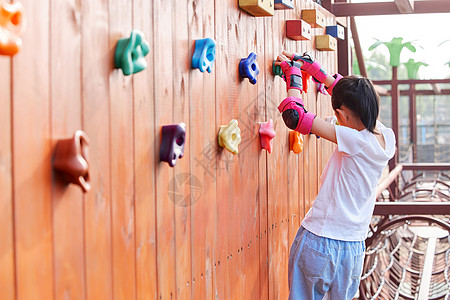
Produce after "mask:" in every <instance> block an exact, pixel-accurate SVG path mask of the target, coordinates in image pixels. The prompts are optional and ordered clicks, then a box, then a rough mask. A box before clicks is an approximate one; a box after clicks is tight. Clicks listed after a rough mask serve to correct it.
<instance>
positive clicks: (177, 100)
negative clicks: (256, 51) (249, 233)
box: [169, 1, 201, 299]
mask: <svg viewBox="0 0 450 300" xmlns="http://www.w3.org/2000/svg"><path fill="white" fill-rule="evenodd" d="M172 3H173V5H172V14H173V18H172V27H173V28H177V30H175V31H174V32H173V35H172V45H173V46H172V51H173V54H172V60H173V65H174V66H177V67H175V68H174V69H173V99H174V100H173V101H174V103H173V110H174V123H180V122H183V123H184V124H186V139H185V141H186V142H185V147H184V156H183V158H182V159H179V160H178V162H177V164H176V166H175V168H174V179H173V180H172V181H171V186H169V191H170V192H171V193H172V194H173V200H174V204H175V228H176V232H175V248H176V254H175V255H176V258H175V260H176V274H175V276H176V278H175V281H176V297H177V299H191V292H192V287H194V284H193V282H192V278H193V277H192V259H194V260H195V259H196V258H195V257H192V252H191V248H192V243H191V228H192V226H191V207H192V206H193V205H196V202H197V200H198V199H197V196H198V195H197V189H196V188H197V181H196V180H197V177H194V176H193V174H192V173H191V169H190V167H191V162H190V160H189V157H190V156H191V152H190V147H191V141H192V139H191V132H192V128H191V126H190V99H189V79H190V47H189V31H188V27H187V26H186V24H188V1H173V2H172ZM193 101H196V100H194V99H193ZM200 284H201V283H200ZM196 285H197V282H196Z"/></svg>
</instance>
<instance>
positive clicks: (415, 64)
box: [404, 58, 428, 79]
mask: <svg viewBox="0 0 450 300" xmlns="http://www.w3.org/2000/svg"><path fill="white" fill-rule="evenodd" d="M404 65H405V67H406V70H407V71H408V79H417V74H418V73H419V68H420V67H421V66H428V64H427V63H424V62H421V61H414V59H412V58H411V59H410V60H408V61H407V62H405V63H404Z"/></svg>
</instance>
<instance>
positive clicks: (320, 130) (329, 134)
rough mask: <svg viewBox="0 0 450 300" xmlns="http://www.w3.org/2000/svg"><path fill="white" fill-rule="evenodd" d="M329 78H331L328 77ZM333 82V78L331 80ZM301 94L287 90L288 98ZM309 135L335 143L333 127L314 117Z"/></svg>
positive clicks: (298, 96) (293, 90)
mask: <svg viewBox="0 0 450 300" xmlns="http://www.w3.org/2000/svg"><path fill="white" fill-rule="evenodd" d="M330 77H331V76H330ZM333 80H334V78H333ZM300 96H301V92H300V91H299V90H297V89H289V90H288V97H297V98H300ZM311 133H314V134H317V135H318V136H320V137H321V138H324V139H326V140H329V141H330V142H333V143H336V129H335V128H334V125H333V124H331V123H329V122H327V121H325V120H323V119H321V118H319V117H315V118H314V121H313V124H312V127H311Z"/></svg>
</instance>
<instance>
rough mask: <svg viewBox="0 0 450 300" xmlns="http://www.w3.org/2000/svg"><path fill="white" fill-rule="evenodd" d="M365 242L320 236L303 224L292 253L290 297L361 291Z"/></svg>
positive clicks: (347, 296) (337, 299)
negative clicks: (360, 280)
mask: <svg viewBox="0 0 450 300" xmlns="http://www.w3.org/2000/svg"><path fill="white" fill-rule="evenodd" d="M364 251H365V247H364V242H347V241H339V240H333V239H329V238H325V237H320V236H317V235H315V234H313V233H311V232H309V231H308V230H306V229H304V228H303V227H300V229H299V230H298V232H297V235H296V236H295V240H294V242H293V243H292V246H291V251H290V253H289V299H290V300H317V299H322V298H323V297H324V296H325V294H327V293H328V296H329V298H328V299H330V300H351V299H353V297H354V296H355V294H356V292H357V291H358V286H359V279H360V277H361V273H362V268H363V262H364Z"/></svg>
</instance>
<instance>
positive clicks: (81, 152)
mask: <svg viewBox="0 0 450 300" xmlns="http://www.w3.org/2000/svg"><path fill="white" fill-rule="evenodd" d="M88 145H89V139H88V137H87V135H86V133H84V132H83V131H81V130H77V131H76V132H75V134H74V135H73V137H72V138H69V139H63V140H59V141H58V142H57V143H56V146H55V150H54V154H53V168H54V169H55V170H56V171H58V172H59V173H60V174H61V175H62V176H63V177H64V178H65V180H66V181H67V182H68V183H73V184H76V185H78V186H79V187H81V189H82V190H83V192H84V193H86V192H87V191H89V190H90V189H91V184H90V179H89V157H88Z"/></svg>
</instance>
